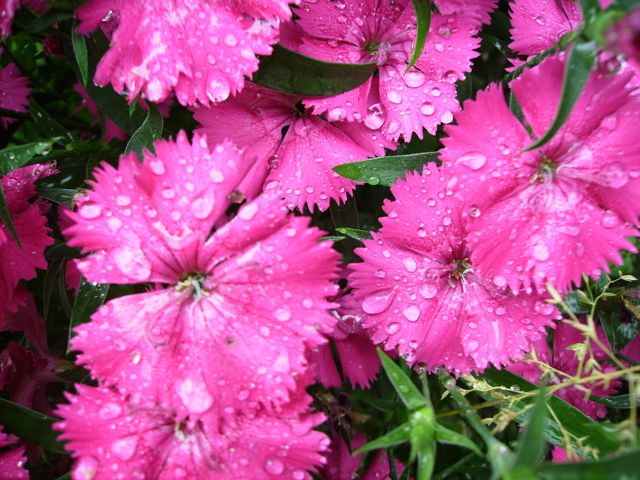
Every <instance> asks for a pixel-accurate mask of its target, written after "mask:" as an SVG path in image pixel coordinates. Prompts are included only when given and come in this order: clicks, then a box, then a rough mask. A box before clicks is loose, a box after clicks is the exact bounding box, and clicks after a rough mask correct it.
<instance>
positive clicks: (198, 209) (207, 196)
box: [191, 189, 215, 220]
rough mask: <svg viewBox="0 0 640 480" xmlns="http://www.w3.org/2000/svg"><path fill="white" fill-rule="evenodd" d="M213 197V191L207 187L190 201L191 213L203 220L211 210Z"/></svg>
mask: <svg viewBox="0 0 640 480" xmlns="http://www.w3.org/2000/svg"><path fill="white" fill-rule="evenodd" d="M214 201H215V197H214V196H213V191H211V190H210V189H207V190H206V191H205V192H204V193H203V194H202V195H200V196H199V197H198V198H196V199H195V200H193V202H192V203H191V213H193V216H194V217H196V218H197V219H199V220H204V219H205V218H207V217H208V216H209V214H211V212H212V211H213V204H214Z"/></svg>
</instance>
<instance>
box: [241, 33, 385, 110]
mask: <svg viewBox="0 0 640 480" xmlns="http://www.w3.org/2000/svg"><path fill="white" fill-rule="evenodd" d="M377 68H378V66H377V65H376V64H375V63H361V64H358V63H331V62H323V61H321V60H316V59H315V58H311V57H307V56H305V55H302V54H300V53H297V52H294V51H292V50H289V49H287V48H284V47H283V46H281V45H274V47H273V53H272V54H271V55H269V56H268V57H261V59H260V69H259V70H258V71H257V72H256V73H254V75H253V79H252V81H253V83H256V84H258V85H260V86H262V87H266V88H270V89H272V90H277V91H279V92H284V93H290V94H294V95H303V96H306V97H324V96H330V95H337V94H339V93H344V92H347V91H349V90H353V89H354V88H356V87H359V86H360V85H362V84H363V83H364V82H365V81H366V80H367V79H369V78H370V77H371V76H372V75H373V73H374V72H375V71H376V69H377Z"/></svg>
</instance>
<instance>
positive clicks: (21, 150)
mask: <svg viewBox="0 0 640 480" xmlns="http://www.w3.org/2000/svg"><path fill="white" fill-rule="evenodd" d="M50 147H51V142H35V143H26V144H24V145H18V146H15V147H8V148H5V149H4V150H0V177H3V176H5V175H6V174H7V173H9V172H12V171H13V170H15V169H16V168H20V167H23V166H24V165H27V164H28V163H29V162H30V161H31V160H32V159H33V157H35V156H36V155H40V154H41V153H42V152H44V151H45V150H46V149H47V148H50Z"/></svg>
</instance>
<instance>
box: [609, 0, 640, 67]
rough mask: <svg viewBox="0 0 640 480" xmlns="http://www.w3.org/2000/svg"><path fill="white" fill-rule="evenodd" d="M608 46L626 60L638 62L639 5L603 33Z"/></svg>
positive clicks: (639, 35)
mask: <svg viewBox="0 0 640 480" xmlns="http://www.w3.org/2000/svg"><path fill="white" fill-rule="evenodd" d="M605 38H606V40H607V45H608V47H609V48H610V49H611V50H613V51H614V52H619V53H621V54H622V55H624V56H625V58H627V59H628V60H633V61H635V62H636V64H637V63H638V62H640V7H637V8H636V9H635V10H633V11H632V12H631V13H630V14H629V15H627V16H626V17H625V18H623V19H622V20H620V21H619V22H617V23H616V24H614V25H613V26H612V27H611V28H610V29H609V30H608V31H607V33H606V34H605Z"/></svg>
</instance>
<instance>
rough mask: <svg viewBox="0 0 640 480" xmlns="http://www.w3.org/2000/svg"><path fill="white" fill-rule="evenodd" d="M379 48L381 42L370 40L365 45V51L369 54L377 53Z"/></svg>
mask: <svg viewBox="0 0 640 480" xmlns="http://www.w3.org/2000/svg"><path fill="white" fill-rule="evenodd" d="M378 48H380V43H378V42H369V43H367V44H366V45H365V46H364V51H365V52H367V53H368V54H369V55H375V54H376V53H378Z"/></svg>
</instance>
